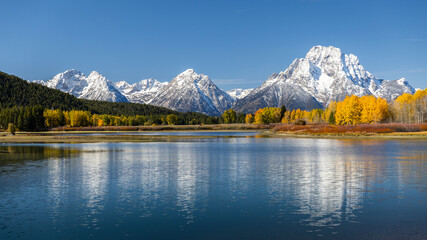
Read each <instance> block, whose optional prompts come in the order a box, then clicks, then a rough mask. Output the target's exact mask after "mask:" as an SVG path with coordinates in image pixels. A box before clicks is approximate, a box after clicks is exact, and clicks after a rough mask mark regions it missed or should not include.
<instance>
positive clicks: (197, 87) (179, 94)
mask: <svg viewBox="0 0 427 240" xmlns="http://www.w3.org/2000/svg"><path fill="white" fill-rule="evenodd" d="M233 102H234V99H233V98H232V97H231V96H230V95H228V94H227V93H226V92H224V91H223V90H221V89H219V88H218V87H217V86H216V85H215V84H214V83H213V82H212V81H211V80H210V79H209V77H208V76H206V75H204V74H197V73H196V72H194V70H193V69H188V70H186V71H184V72H183V73H181V74H179V75H178V76H176V77H175V78H174V79H172V81H170V82H169V84H168V85H167V86H165V87H164V88H163V89H162V90H161V91H160V92H159V93H158V94H157V95H156V96H155V98H154V99H153V100H152V101H151V102H150V104H153V105H157V106H162V107H167V108H171V109H174V110H177V111H182V112H190V111H191V112H200V113H205V114H207V115H219V114H221V113H222V112H224V111H225V110H227V109H229V108H230V107H231V106H232V104H233Z"/></svg>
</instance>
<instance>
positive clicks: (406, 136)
mask: <svg viewBox="0 0 427 240" xmlns="http://www.w3.org/2000/svg"><path fill="white" fill-rule="evenodd" d="M261 134H262V135H263V136H265V137H272V138H318V139H355V140H357V139H361V140H363V139H367V140H368V139H372V140H427V131H421V132H393V133H373V132H371V133H363V132H361V133H317V134H315V133H298V132H292V131H278V132H273V131H264V132H262V133H261Z"/></svg>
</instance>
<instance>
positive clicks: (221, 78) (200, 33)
mask: <svg viewBox="0 0 427 240" xmlns="http://www.w3.org/2000/svg"><path fill="white" fill-rule="evenodd" d="M0 9H1V14H0V32H1V34H0V71H3V72H7V73H10V74H14V75H18V76H20V77H22V78H24V79H28V80H36V79H43V80H47V79H50V78H52V77H53V76H54V75H55V74H57V73H60V72H63V71H65V70H67V69H70V68H74V69H78V70H80V71H82V72H84V73H86V74H89V73H90V72H91V71H92V70H96V71H98V72H100V73H102V74H103V75H105V76H106V77H107V78H108V79H110V80H112V81H115V82H116V81H121V80H126V81H128V82H130V83H133V82H137V81H139V80H141V79H145V78H151V77H153V78H157V79H158V80H160V81H170V80H171V79H172V78H173V77H174V76H176V75H177V74H179V73H180V72H182V71H184V70H185V69H187V68H194V69H195V70H196V72H198V73H204V74H207V75H209V76H210V78H211V79H212V80H213V81H214V82H215V83H216V84H217V85H218V86H219V87H221V88H223V89H225V90H229V89H232V88H236V87H241V88H249V87H256V86H259V85H260V84H261V83H262V82H263V81H264V80H266V79H267V77H268V76H269V75H270V74H272V73H273V72H279V71H283V70H285V69H286V68H287V67H288V66H289V65H290V64H291V63H292V61H293V60H294V59H295V58H301V57H304V56H305V54H306V53H307V51H308V50H309V49H310V48H311V47H312V46H314V45H326V46H335V47H338V48H341V50H342V51H343V52H345V53H353V54H355V55H356V56H358V57H359V59H360V63H361V64H362V65H363V66H364V67H365V68H366V69H367V70H368V71H369V72H371V73H373V74H374V75H375V76H376V77H378V78H384V79H389V80H394V79H398V78H401V77H406V78H407V79H408V81H409V82H410V83H411V84H412V85H413V86H414V87H416V88H426V87H427V13H426V12H427V1H424V0H419V1H411V0H406V1H403V0H402V1H393V0H387V1H375V0H369V1H365V0H359V1H346V0H289V1H268V0H264V1H249V0H245V1H232V0H227V1H222V0H215V1H202V0H199V1H186V0H179V1H160V0H158V1H126V0H122V1H62V0H55V1H37V0H33V1H19V0H14V1H4V0H2V1H0Z"/></svg>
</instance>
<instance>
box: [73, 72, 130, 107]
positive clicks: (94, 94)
mask: <svg viewBox="0 0 427 240" xmlns="http://www.w3.org/2000/svg"><path fill="white" fill-rule="evenodd" d="M86 81H87V83H88V85H87V87H85V88H84V89H83V92H82V94H81V95H80V96H79V98H83V99H91V100H98V101H108V102H128V99H127V98H126V97H125V96H124V95H123V94H122V93H121V92H120V91H119V90H118V89H117V88H116V86H115V85H114V83H112V82H111V81H109V80H107V79H106V78H105V77H104V76H102V75H101V74H99V73H98V72H96V71H93V72H91V73H90V74H89V76H88V77H87V78H86Z"/></svg>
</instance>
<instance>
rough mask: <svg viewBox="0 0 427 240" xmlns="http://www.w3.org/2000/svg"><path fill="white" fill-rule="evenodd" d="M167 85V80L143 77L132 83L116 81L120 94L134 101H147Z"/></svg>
mask: <svg viewBox="0 0 427 240" xmlns="http://www.w3.org/2000/svg"><path fill="white" fill-rule="evenodd" d="M167 85H168V83H167V82H159V81H157V80H156V79H153V78H150V79H144V80H141V81H140V82H137V83H134V84H132V85H131V84H128V83H127V82H125V81H121V82H118V83H116V87H117V88H118V89H119V90H120V91H121V92H122V94H123V95H125V96H126V97H127V99H128V100H129V101H130V102H134V103H149V102H150V101H151V100H153V99H154V97H155V96H156V94H157V93H158V92H160V91H161V90H162V89H163V88H164V87H165V86H167Z"/></svg>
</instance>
